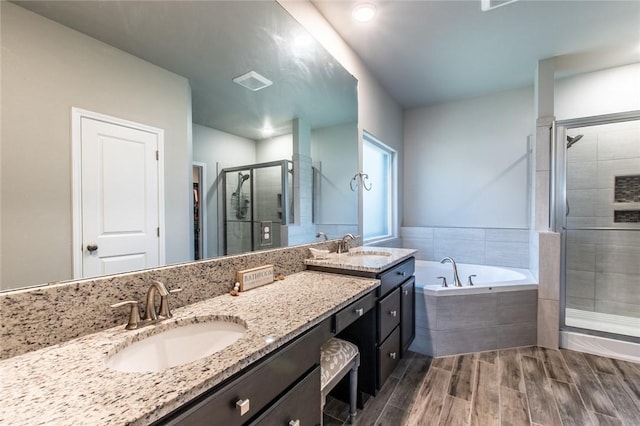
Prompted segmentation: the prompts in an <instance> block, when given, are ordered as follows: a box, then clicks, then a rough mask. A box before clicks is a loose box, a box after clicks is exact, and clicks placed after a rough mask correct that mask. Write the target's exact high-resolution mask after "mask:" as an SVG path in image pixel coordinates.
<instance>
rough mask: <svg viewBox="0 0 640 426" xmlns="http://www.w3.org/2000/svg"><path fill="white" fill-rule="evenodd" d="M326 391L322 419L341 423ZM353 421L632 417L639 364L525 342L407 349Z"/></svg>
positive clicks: (364, 424) (610, 421)
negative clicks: (448, 350)
mask: <svg viewBox="0 0 640 426" xmlns="http://www.w3.org/2000/svg"><path fill="white" fill-rule="evenodd" d="M347 414H348V405H347V404H346V403H344V402H342V401H339V400H337V399H335V398H332V397H328V398H327V404H326V405H325V408H324V425H325V426H336V425H346V424H348V423H347V422H346V419H347ZM355 424H356V425H360V426H369V425H389V426H399V425H447V426H449V425H479V426H490V425H537V426H551V425H576V426H585V425H594V426H595V425H625V426H638V425H640V364H635V363H631V362H626V361H620V360H616V359H611V358H604V357H600V356H595V355H589V354H584V353H581V352H574V351H569V350H564V349H560V350H554V349H546V348H541V347H536V346H532V347H526V348H518V349H507V350H500V351H493V352H480V353H473V354H467V355H459V356H449V357H443V358H435V359H434V358H430V357H427V356H425V355H421V354H418V353H410V354H409V355H408V356H407V357H406V358H404V359H403V360H402V361H401V362H400V364H399V365H398V367H397V368H396V370H395V371H394V372H393V374H392V376H391V377H390V378H389V379H388V380H387V382H386V383H385V385H384V386H383V388H382V389H381V390H380V392H379V393H378V395H377V396H376V397H375V398H370V399H369V401H367V403H366V404H365V406H364V409H363V410H358V416H357V419H356V422H355Z"/></svg>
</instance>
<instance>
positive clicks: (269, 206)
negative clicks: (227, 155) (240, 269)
mask: <svg viewBox="0 0 640 426" xmlns="http://www.w3.org/2000/svg"><path fill="white" fill-rule="evenodd" d="M292 176H293V163H292V162H291V161H289V160H281V161H273V162H269V163H260V164H251V165H246V166H239V167H233V168H226V169H223V170H222V180H223V182H222V187H223V197H224V203H223V210H224V212H223V221H224V254H225V255H231V254H239V253H246V252H248V251H256V250H265V249H270V248H276V247H282V246H283V245H286V241H283V239H285V238H286V236H283V231H284V228H283V227H285V226H286V225H288V224H290V223H293V219H294V218H293V205H292V202H293V179H292Z"/></svg>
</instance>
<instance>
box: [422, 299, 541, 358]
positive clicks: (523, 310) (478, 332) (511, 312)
mask: <svg viewBox="0 0 640 426" xmlns="http://www.w3.org/2000/svg"><path fill="white" fill-rule="evenodd" d="M537 295H538V291H537V290H517V291H505V292H499V293H482V294H465V295H454V296H433V295H429V294H425V293H423V292H417V293H416V339H415V340H414V343H413V344H412V346H411V350H412V351H415V352H419V353H423V354H425V355H429V356H436V357H437V356H446V355H452V354H461V353H469V352H477V351H487V350H495V349H505V348H512V347H518V346H528V345H535V344H536V340H537V319H536V316H537V302H538V296H537Z"/></svg>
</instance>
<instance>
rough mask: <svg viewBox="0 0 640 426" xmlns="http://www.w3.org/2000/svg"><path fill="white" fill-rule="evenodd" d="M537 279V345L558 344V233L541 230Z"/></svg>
mask: <svg viewBox="0 0 640 426" xmlns="http://www.w3.org/2000/svg"><path fill="white" fill-rule="evenodd" d="M539 247H540V252H539V253H540V254H539V258H540V260H539V261H540V271H539V274H540V277H539V280H538V345H539V346H543V347H547V348H553V349H558V347H559V345H560V234H558V233H556V232H541V233H540V234H539Z"/></svg>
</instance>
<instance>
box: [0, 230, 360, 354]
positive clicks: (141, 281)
mask: <svg viewBox="0 0 640 426" xmlns="http://www.w3.org/2000/svg"><path fill="white" fill-rule="evenodd" d="M358 241H359V240H358ZM336 244H337V242H336V241H335V240H332V241H328V242H322V243H314V244H307V245H302V246H296V247H290V248H281V249H273V250H266V251H260V252H253V253H248V254H242V255H237V256H228V257H224V258H218V259H211V260H204V261H200V262H194V263H193V262H192V263H185V264H182V265H174V266H167V267H162V268H157V269H150V270H146V271H141V272H134V273H128V274H119V275H113V276H109V277H103V278H96V279H89V280H82V281H73V282H68V283H60V284H53V285H48V286H43V287H37V288H28V289H22V290H14V291H10V292H6V293H0V342H2V343H1V347H0V359H5V358H9V357H12V356H16V355H20V354H23V353H26V352H29V351H33V350H37V349H41V348H44V347H47V346H50V345H54V344H58V343H62V342H65V341H67V340H70V339H74V338H77V337H80V336H84V335H87V334H91V333H95V332H97V331H100V330H105V329H108V328H111V327H114V326H116V325H119V324H124V323H126V320H127V317H128V312H127V310H126V309H124V308H118V309H115V310H114V309H112V308H111V307H110V305H111V304H113V303H116V302H119V301H124V300H138V301H140V302H144V300H145V295H146V292H147V289H148V287H149V284H150V283H151V281H152V280H159V281H162V282H163V283H164V284H165V285H166V286H167V288H169V289H175V288H182V289H183V291H182V292H180V293H177V294H175V295H171V299H170V305H171V308H172V309H175V308H178V307H181V306H185V305H190V304H192V303H196V302H199V301H202V300H205V299H208V298H211V297H216V296H219V295H222V294H225V293H228V292H229V291H230V290H231V289H232V288H233V285H234V283H235V281H236V277H235V273H236V271H238V270H243V269H248V268H253V267H257V266H261V265H265V264H272V265H274V273H275V274H283V275H285V276H287V275H290V274H294V273H297V272H301V271H303V270H304V269H305V265H304V259H305V258H308V257H309V256H310V254H309V250H308V248H309V247H314V248H317V249H330V250H332V251H335V249H336ZM143 307H144V306H143Z"/></svg>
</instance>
